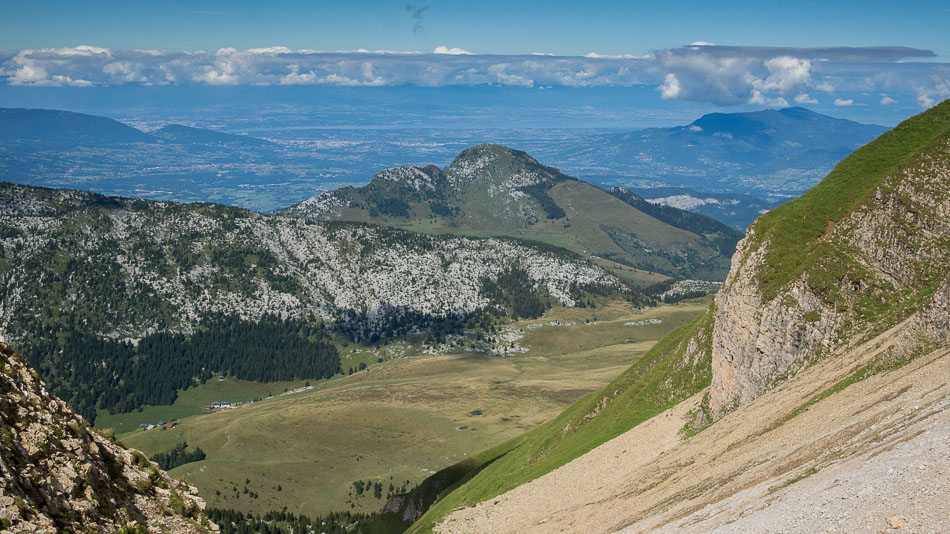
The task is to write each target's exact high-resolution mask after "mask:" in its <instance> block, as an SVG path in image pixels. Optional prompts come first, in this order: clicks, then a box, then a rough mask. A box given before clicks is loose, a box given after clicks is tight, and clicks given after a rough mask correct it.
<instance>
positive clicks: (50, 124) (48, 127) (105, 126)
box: [0, 108, 155, 146]
mask: <svg viewBox="0 0 950 534" xmlns="http://www.w3.org/2000/svg"><path fill="white" fill-rule="evenodd" d="M0 142H4V143H11V142H14V143H20V142H33V143H49V144H53V145H77V144H88V145H93V146H102V145H114V144H128V143H152V142H155V138H154V137H152V136H151V135H149V134H147V133H145V132H142V131H140V130H137V129H135V128H133V127H131V126H128V125H125V124H122V123H121V122H118V121H115V120H113V119H109V118H107V117H98V116H95V115H86V114H84V113H73V112H70V111H59V110H50V109H18V108H0Z"/></svg>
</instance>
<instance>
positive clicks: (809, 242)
mask: <svg viewBox="0 0 950 534" xmlns="http://www.w3.org/2000/svg"><path fill="white" fill-rule="evenodd" d="M948 139H950V100H948V101H944V102H943V103H941V104H939V105H937V106H935V107H933V108H931V109H930V110H927V111H925V112H923V113H921V114H919V115H917V116H915V117H911V118H910V119H908V120H906V121H904V122H902V123H901V124H899V125H898V126H897V127H895V128H894V129H893V130H890V131H888V132H886V133H884V134H883V135H881V136H880V137H878V138H877V139H875V140H874V141H871V142H870V143H868V144H867V145H865V146H863V147H861V148H859V149H858V150H856V151H855V152H854V153H853V154H852V155H850V156H848V157H847V158H845V159H844V160H842V161H841V162H840V163H839V164H838V165H837V166H836V167H835V168H834V170H833V171H831V173H830V174H829V175H828V177H827V178H825V179H824V180H822V181H821V182H820V183H819V184H818V185H816V186H815V187H813V188H812V189H810V190H809V191H808V192H807V193H805V194H804V195H802V196H801V197H799V198H797V199H795V200H793V201H791V202H788V203H786V204H784V205H782V206H780V207H779V208H776V209H774V210H772V211H770V212H768V213H766V214H765V215H763V216H762V217H760V218H759V219H758V221H756V222H755V223H754V233H755V240H754V241H753V243H752V248H751V249H750V251H751V250H755V249H757V248H758V247H760V246H762V245H763V244H764V243H768V244H769V245H768V247H769V250H768V254H767V263H766V265H765V267H764V268H763V269H761V270H760V271H759V273H758V282H759V286H760V288H761V290H762V293H763V296H764V297H765V299H766V300H771V299H772V298H774V297H775V296H776V295H778V294H779V292H780V290H781V289H782V288H783V287H784V286H785V285H786V284H788V283H789V282H791V281H792V280H794V279H796V278H797V277H799V276H800V275H801V274H802V273H804V272H806V271H810V276H818V275H819V274H820V273H818V272H817V271H816V269H815V267H816V266H818V265H838V266H842V260H843V258H841V257H840V252H841V251H839V250H836V249H835V248H834V247H832V246H831V245H830V244H828V243H826V242H822V239H821V238H822V236H824V235H825V233H826V232H827V231H828V230H829V227H830V226H832V225H833V224H834V223H835V222H836V221H840V220H841V219H842V218H843V217H845V216H846V215H848V214H849V213H851V212H853V211H854V210H855V209H857V208H858V207H859V206H861V205H864V204H867V203H868V202H870V201H871V200H873V198H874V195H875V191H876V189H877V188H878V187H879V186H880V185H881V183H882V181H883V180H884V179H885V178H886V177H887V176H890V175H892V174H894V173H895V172H896V171H898V170H900V169H901V168H902V167H904V166H906V165H910V164H913V163H914V162H916V161H917V160H918V159H919V158H920V156H921V155H922V154H926V153H928V152H930V151H932V150H933V149H934V148H935V146H936V145H937V143H945V142H946V141H947V140H948ZM845 266H846V265H845ZM839 278H840V277H839Z"/></svg>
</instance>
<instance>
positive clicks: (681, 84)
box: [0, 44, 950, 107]
mask: <svg viewBox="0 0 950 534" xmlns="http://www.w3.org/2000/svg"><path fill="white" fill-rule="evenodd" d="M829 50H830V52H829ZM908 50H910V52H908ZM918 52H919V53H918ZM908 53H909V54H911V56H913V55H914V54H915V53H916V54H917V55H920V54H921V53H923V52H920V51H917V52H914V51H913V50H912V49H893V48H886V49H884V50H879V49H848V50H844V49H841V50H839V49H820V50H817V49H784V48H783V49H777V48H759V47H723V46H716V45H712V44H701V45H691V46H688V47H684V48H678V49H674V50H662V51H658V52H655V53H654V55H652V56H633V55H629V54H622V55H608V54H599V53H596V52H591V53H589V54H587V56H584V57H581V56H551V55H532V54H524V55H506V56H501V55H479V54H472V53H470V52H468V51H466V50H462V49H460V48H449V47H447V46H440V47H437V48H436V49H435V50H434V51H433V52H432V53H420V52H413V51H397V50H368V49H358V50H352V51H318V50H310V49H291V48H287V47H283V46H270V47H266V48H251V49H247V50H239V49H236V48H233V47H224V48H221V49H219V50H217V51H214V52H205V51H201V50H198V51H183V52H178V51H162V50H110V49H107V48H101V47H95V46H77V47H70V48H45V49H30V50H20V51H3V50H0V83H6V84H8V85H21V86H30V85H33V86H44V85H45V86H84V85H97V86H100V85H116V84H154V85H160V84H164V85H167V84H202V85H203V84H208V85H306V84H338V85H353V86H356V85H363V86H365V85H419V86H427V87H438V86H444V85H481V84H502V85H516V86H526V87H597V86H634V85H649V86H655V87H656V88H657V91H658V93H659V96H660V97H662V98H663V99H667V100H672V99H681V100H692V101H703V102H712V103H715V104H719V105H735V104H740V105H741V104H750V103H751V104H753V105H763V106H785V105H788V102H792V101H794V102H797V103H800V104H802V103H814V101H815V99H814V98H812V96H811V95H813V94H816V93H817V92H821V93H829V94H830V93H840V94H859V93H860V92H862V91H864V92H870V93H872V94H879V93H880V94H881V96H884V95H885V94H886V95H887V96H889V97H892V98H894V99H899V100H901V101H909V100H910V99H911V98H916V99H917V100H918V102H919V103H920V105H921V106H925V107H926V106H929V105H933V103H935V102H937V101H939V100H942V99H944V98H948V97H950V82H948V80H950V68H948V67H947V66H946V64H941V63H926V62H908V63H903V64H901V65H900V67H899V68H897V67H894V66H890V64H888V63H886V61H885V60H882V59H881V58H885V59H886V58H887V57H898V56H900V55H901V54H908ZM796 54H797V55H796ZM835 54H837V56H836V55H835ZM826 56H829V57H833V58H838V59H836V61H828V62H823V61H820V58H822V57H826ZM852 56H853V57H857V58H859V59H860V58H865V59H867V58H870V59H874V58H877V59H876V60H875V61H874V62H870V63H846V62H842V61H843V60H841V59H840V58H842V57H852ZM818 80H820V81H821V83H817V81H818ZM832 84H833V85H832Z"/></svg>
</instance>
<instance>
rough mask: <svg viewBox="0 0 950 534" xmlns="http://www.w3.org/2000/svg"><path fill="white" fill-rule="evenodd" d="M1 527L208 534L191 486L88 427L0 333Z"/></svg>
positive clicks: (212, 527) (200, 504)
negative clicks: (40, 378)
mask: <svg viewBox="0 0 950 534" xmlns="http://www.w3.org/2000/svg"><path fill="white" fill-rule="evenodd" d="M0 367H2V372H0V474H2V479H0V526H2V527H3V528H4V529H6V530H4V532H6V531H10V532H41V533H49V534H52V533H55V532H123V533H144V532H181V533H188V532H209V531H212V530H217V527H216V525H212V524H211V523H210V522H208V520H207V519H206V518H205V517H204V515H203V510H204V506H205V504H204V501H202V500H201V499H200V498H198V497H197V490H196V489H195V488H193V487H191V486H189V485H187V484H185V483H184V482H182V481H180V480H175V479H172V478H170V477H168V475H166V474H165V473H164V472H162V471H161V470H159V469H158V468H157V467H156V466H155V465H154V464H152V463H151V462H149V461H148V460H147V459H146V458H145V457H144V456H143V455H142V454H141V453H139V452H137V451H129V450H126V449H124V448H122V447H120V446H118V445H116V444H115V443H113V442H112V441H110V440H109V439H107V438H105V437H103V436H101V435H99V434H98V433H96V432H94V431H91V430H90V429H89V428H88V426H87V425H86V423H85V421H84V420H83V419H82V418H81V417H79V416H78V415H76V414H75V413H73V412H72V411H71V410H70V409H69V408H68V407H67V406H66V403H65V402H63V401H61V400H59V399H57V398H56V397H54V396H52V395H50V394H49V393H48V392H47V391H46V387H45V385H44V384H43V383H42V382H41V381H40V380H39V378H38V377H37V375H36V373H35V372H34V371H32V370H30V369H29V368H28V367H27V366H26V364H25V363H23V361H22V360H21V359H20V357H19V355H18V354H16V353H14V352H13V350H11V349H10V348H9V347H8V346H7V345H6V343H5V342H4V341H3V339H2V338H0Z"/></svg>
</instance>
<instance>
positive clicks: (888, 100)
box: [881, 95, 897, 106]
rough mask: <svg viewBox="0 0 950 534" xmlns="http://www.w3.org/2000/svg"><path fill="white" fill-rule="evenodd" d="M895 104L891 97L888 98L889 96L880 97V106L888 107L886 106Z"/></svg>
mask: <svg viewBox="0 0 950 534" xmlns="http://www.w3.org/2000/svg"><path fill="white" fill-rule="evenodd" d="M896 103H897V100H894V99H893V98H891V97H889V96H887V95H884V96H883V97H881V105H882V106H888V105H890V104H896Z"/></svg>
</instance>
